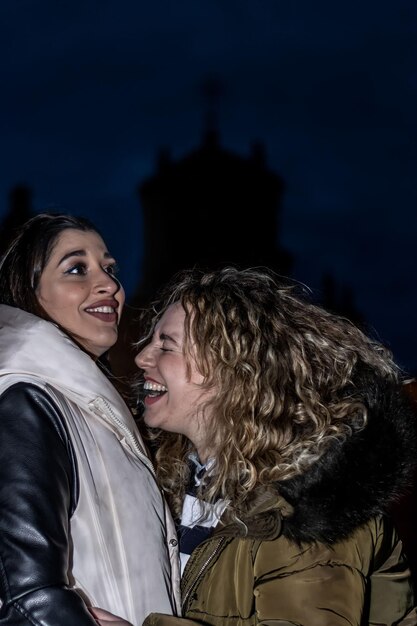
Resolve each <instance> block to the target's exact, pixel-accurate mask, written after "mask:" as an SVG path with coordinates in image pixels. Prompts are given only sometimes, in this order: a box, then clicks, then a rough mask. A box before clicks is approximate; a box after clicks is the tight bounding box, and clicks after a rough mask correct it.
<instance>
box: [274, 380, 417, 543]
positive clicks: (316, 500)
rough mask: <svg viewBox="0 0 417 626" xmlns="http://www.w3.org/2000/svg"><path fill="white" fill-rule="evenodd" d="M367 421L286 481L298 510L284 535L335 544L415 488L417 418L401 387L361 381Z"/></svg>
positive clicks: (282, 485)
mask: <svg viewBox="0 0 417 626" xmlns="http://www.w3.org/2000/svg"><path fill="white" fill-rule="evenodd" d="M358 379H359V385H360V386H361V387H362V389H364V391H365V394H364V395H365V397H366V400H367V405H368V410H369V414H368V422H367V425H366V426H365V428H364V429H362V430H360V431H358V432H355V433H353V434H352V436H350V437H348V438H347V439H346V440H345V441H343V442H342V443H340V442H337V441H335V442H334V443H333V444H332V445H331V446H330V447H329V449H328V450H327V451H326V453H325V454H324V455H323V456H322V457H321V459H320V460H319V461H318V462H317V463H316V464H315V465H314V466H312V467H311V469H310V470H309V471H308V472H306V473H305V474H303V475H300V476H297V477H296V478H293V479H291V480H288V481H286V482H285V483H284V482H282V483H280V485H279V492H280V494H281V495H282V496H283V497H284V498H285V500H287V501H288V502H289V503H290V504H291V505H292V507H293V509H294V512H293V514H292V515H291V516H290V517H288V518H286V519H285V520H284V524H283V532H284V534H285V535H286V536H287V537H289V538H291V539H294V540H295V541H297V542H299V541H323V542H326V543H334V542H335V541H339V540H341V539H344V538H346V537H348V536H349V535H350V533H351V532H352V531H353V530H354V529H355V528H356V527H358V526H360V525H361V524H363V523H365V522H366V521H367V520H369V519H370V518H371V517H374V516H376V515H380V514H385V513H389V511H390V510H391V508H392V507H393V505H394V504H395V502H397V501H398V500H399V499H400V498H401V496H402V495H404V493H405V492H406V491H407V489H409V488H410V486H411V483H412V478H413V475H414V469H415V467H416V462H417V414H416V413H415V412H414V411H413V409H412V406H411V402H410V400H409V398H408V396H407V395H406V393H405V391H404V388H403V386H402V385H398V386H397V385H394V384H392V383H390V382H387V381H384V380H381V379H375V377H371V376H369V375H368V374H367V373H366V372H363V375H362V376H361V377H358Z"/></svg>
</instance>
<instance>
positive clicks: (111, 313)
mask: <svg viewBox="0 0 417 626" xmlns="http://www.w3.org/2000/svg"><path fill="white" fill-rule="evenodd" d="M118 306H119V303H118V302H117V300H113V299H110V300H100V301H99V302H95V303H94V304H92V305H91V306H89V307H86V308H85V309H84V310H85V312H86V313H88V314H89V315H91V316H92V317H95V318H96V319H99V320H101V321H102V322H109V323H112V324H114V323H115V322H117V319H118V315H117V309H118Z"/></svg>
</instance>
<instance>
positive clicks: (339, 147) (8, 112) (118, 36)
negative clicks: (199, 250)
mask: <svg viewBox="0 0 417 626" xmlns="http://www.w3.org/2000/svg"><path fill="white" fill-rule="evenodd" d="M0 52H1V54H0V58H1V73H0V81H1V82H0V85H1V95H0V124H1V132H0V138H1V147H0V217H1V216H2V215H4V213H5V212H6V210H7V196H8V193H9V191H10V188H11V187H12V186H14V185H16V184H18V183H21V182H23V183H26V184H28V185H29V186H30V187H31V188H32V190H33V205H34V209H35V210H36V211H41V210H43V209H45V208H46V209H48V208H51V207H54V208H55V207H56V206H61V207H62V208H63V209H65V210H66V211H70V212H73V213H76V214H84V215H86V216H88V217H90V218H92V219H93V220H94V221H95V222H96V223H97V225H98V226H99V227H100V228H101V230H102V232H103V234H104V236H105V238H106V240H107V242H108V243H109V246H110V247H111V249H112V251H113V252H114V254H115V255H117V256H118V257H119V260H120V265H121V266H122V273H121V276H122V279H123V281H124V283H125V285H126V287H127V291H128V294H129V293H131V292H132V290H133V288H134V286H135V282H136V279H137V278H138V277H139V271H140V262H141V241H142V233H141V230H140V229H141V216H140V207H139V204H138V200H137V197H136V186H137V184H138V183H140V182H141V181H142V180H143V179H144V178H146V177H147V176H148V175H149V174H151V173H152V171H153V167H154V161H155V156H156V153H157V150H158V149H159V147H161V146H168V147H169V148H171V150H172V154H173V156H174V158H176V157H178V158H180V157H182V156H184V155H185V154H186V153H187V152H188V151H190V150H191V149H194V148H195V147H196V146H197V145H198V144H199V142H200V137H201V131H202V119H203V114H204V99H203V97H202V95H201V84H202V82H203V81H204V80H205V79H206V78H207V77H208V76H213V75H215V76H218V77H219V78H220V79H221V81H222V84H223V94H222V96H221V97H220V100H219V105H218V116H219V127H220V132H221V140H222V144H223V146H224V147H226V148H228V149H230V150H233V151H236V152H238V153H239V154H241V155H242V156H244V155H246V154H248V153H249V147H250V144H251V142H252V141H253V140H261V141H263V142H264V144H265V146H266V150H267V155H268V163H269V166H270V167H271V169H273V170H274V171H276V172H277V173H279V174H281V176H283V178H284V179H285V181H286V185H287V190H286V194H285V197H284V206H283V214H282V220H281V226H282V243H283V245H284V246H285V247H286V248H287V249H289V250H290V251H291V252H292V253H293V254H294V255H295V257H296V266H295V270H294V275H295V277H296V278H297V279H299V280H302V281H303V282H305V283H307V284H308V285H309V286H311V287H312V288H313V290H319V289H320V288H321V277H322V275H323V273H324V272H329V271H330V272H333V274H334V276H335V278H336V279H337V280H338V281H339V282H340V284H348V285H351V286H352V287H353V289H354V291H355V298H356V305H357V307H358V308H359V310H360V311H362V312H363V314H364V315H365V317H366V318H367V320H368V322H369V323H370V324H371V326H372V327H373V328H374V329H375V332H376V333H377V334H378V335H379V337H380V338H381V339H382V340H383V341H384V342H385V343H387V344H388V345H390V346H391V348H392V349H393V351H394V354H395V355H396V357H397V359H398V360H399V361H400V363H401V364H402V365H403V366H405V367H406V368H408V369H411V370H413V371H416V372H417V329H416V323H415V320H416V308H417V295H416V290H417V286H416V281H417V245H416V235H417V184H416V181H417V121H416V120H417V3H416V1H415V0H378V1H377V0H367V1H366V2H364V0H360V1H358V0H349V1H348V2H343V1H342V2H335V1H334V0H315V1H314V2H313V1H312V0H285V1H284V0H176V1H175V2H173V1H172V2H171V1H162V0H152V2H146V3H145V2H141V1H140V0H119V1H117V2H116V1H115V0H71V1H66V0H1V2H0ZM254 219H256V208H254ZM161 253H163V252H161Z"/></svg>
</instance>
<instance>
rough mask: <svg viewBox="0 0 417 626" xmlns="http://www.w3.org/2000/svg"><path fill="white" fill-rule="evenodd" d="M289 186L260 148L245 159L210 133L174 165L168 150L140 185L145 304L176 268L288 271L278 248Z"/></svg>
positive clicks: (139, 295)
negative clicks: (261, 267) (229, 265)
mask: <svg viewBox="0 0 417 626" xmlns="http://www.w3.org/2000/svg"><path fill="white" fill-rule="evenodd" d="M283 192H284V181H283V179H282V178H281V176H280V175H279V174H276V173H275V172H273V171H271V170H270V169H269V168H268V166H267V163H266V156H265V150H264V147H263V146H262V145H261V144H254V145H253V146H252V148H251V151H250V154H249V155H248V156H247V157H245V156H240V155H238V154H236V153H234V152H231V151H229V150H226V149H225V148H223V147H222V146H221V145H220V141H219V138H218V133H217V132H216V131H215V130H212V129H211V130H209V131H208V132H206V133H205V135H204V138H203V141H202V143H201V145H200V146H199V147H198V148H197V149H196V150H194V151H192V152H191V153H190V154H187V155H186V156H185V157H184V158H182V159H180V160H178V161H173V160H172V159H171V157H170V155H169V153H168V152H167V151H166V150H164V151H161V153H160V154H159V156H158V160H157V168H156V172H155V174H154V175H153V176H151V177H150V178H148V179H147V180H145V181H143V182H142V183H141V184H140V186H139V187H138V194H139V199H140V203H141V206H142V211H143V223H144V233H145V241H144V262H143V280H142V282H141V284H140V285H139V287H138V292H137V294H136V298H135V299H136V300H137V301H140V302H143V300H147V299H148V298H149V297H150V296H152V294H153V293H154V292H155V289H157V288H159V286H160V285H162V284H163V283H165V282H166V281H167V279H169V278H170V277H171V276H172V275H173V274H174V273H175V272H176V271H178V270H181V269H185V268H189V267H193V266H198V267H214V266H219V265H224V264H227V263H232V264H237V265H240V266H254V265H268V266H269V267H271V268H273V269H275V270H276V271H277V272H279V273H282V274H286V275H287V274H288V273H289V271H290V267H291V261H292V259H291V255H290V254H289V253H288V252H287V251H286V250H284V248H283V247H282V245H281V243H280V223H279V219H280V214H281V209H282V199H283Z"/></svg>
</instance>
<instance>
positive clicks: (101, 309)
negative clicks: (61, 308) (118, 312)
mask: <svg viewBox="0 0 417 626" xmlns="http://www.w3.org/2000/svg"><path fill="white" fill-rule="evenodd" d="M86 311H92V312H93V313H114V309H113V307H112V306H96V307H94V308H91V309H86Z"/></svg>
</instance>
